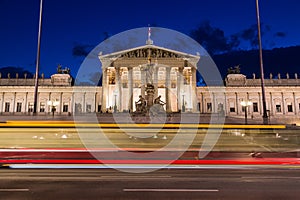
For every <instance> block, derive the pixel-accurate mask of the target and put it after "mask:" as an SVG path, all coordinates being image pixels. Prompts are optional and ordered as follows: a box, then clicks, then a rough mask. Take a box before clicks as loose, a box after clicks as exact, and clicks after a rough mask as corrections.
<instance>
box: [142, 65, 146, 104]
mask: <svg viewBox="0 0 300 200" xmlns="http://www.w3.org/2000/svg"><path fill="white" fill-rule="evenodd" d="M145 89H146V74H145V71H144V70H142V69H141V95H142V96H143V98H145Z"/></svg>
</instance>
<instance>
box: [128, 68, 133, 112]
mask: <svg viewBox="0 0 300 200" xmlns="http://www.w3.org/2000/svg"><path fill="white" fill-rule="evenodd" d="M127 69H128V97H129V102H128V111H130V112H132V111H133V76H132V70H133V69H132V67H127Z"/></svg>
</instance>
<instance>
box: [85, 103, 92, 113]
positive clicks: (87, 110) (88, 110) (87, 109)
mask: <svg viewBox="0 0 300 200" xmlns="http://www.w3.org/2000/svg"><path fill="white" fill-rule="evenodd" d="M91 110H92V106H91V105H90V104H87V105H86V112H87V113H90V112H91Z"/></svg>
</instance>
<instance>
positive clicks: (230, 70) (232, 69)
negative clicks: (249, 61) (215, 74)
mask: <svg viewBox="0 0 300 200" xmlns="http://www.w3.org/2000/svg"><path fill="white" fill-rule="evenodd" d="M240 73H241V68H240V65H236V66H234V67H230V68H228V69H227V74H240Z"/></svg>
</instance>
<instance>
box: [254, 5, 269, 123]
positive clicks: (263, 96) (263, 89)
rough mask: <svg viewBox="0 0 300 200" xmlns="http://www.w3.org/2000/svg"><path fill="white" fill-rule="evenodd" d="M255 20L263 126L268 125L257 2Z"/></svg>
mask: <svg viewBox="0 0 300 200" xmlns="http://www.w3.org/2000/svg"><path fill="white" fill-rule="evenodd" d="M256 18H257V33H258V43H259V63H260V79H261V93H262V106H263V124H268V114H267V105H266V94H265V80H264V79H265V78H264V76H265V75H264V65H263V56H262V44H261V31H260V16H259V4H258V0H256Z"/></svg>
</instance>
